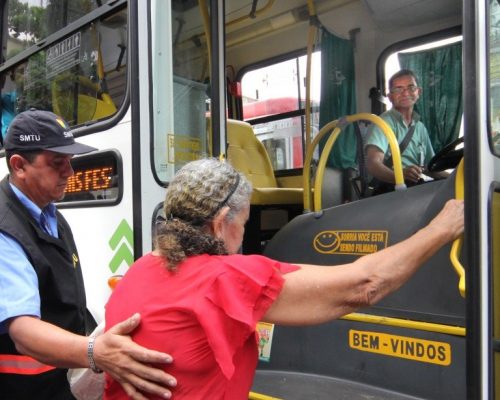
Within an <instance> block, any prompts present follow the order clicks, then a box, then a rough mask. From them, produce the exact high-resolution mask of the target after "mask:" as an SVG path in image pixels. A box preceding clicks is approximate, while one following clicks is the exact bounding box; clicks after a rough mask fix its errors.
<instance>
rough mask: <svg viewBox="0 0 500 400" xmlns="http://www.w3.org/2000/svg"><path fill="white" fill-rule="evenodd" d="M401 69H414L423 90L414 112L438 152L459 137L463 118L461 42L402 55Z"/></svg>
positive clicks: (400, 59) (400, 58) (399, 56)
mask: <svg viewBox="0 0 500 400" xmlns="http://www.w3.org/2000/svg"><path fill="white" fill-rule="evenodd" d="M398 58H399V63H400V65H401V68H404V69H411V70H412V71H414V72H415V74H416V75H417V77H418V80H419V85H420V86H421V87H422V89H423V90H422V94H421V95H420V100H419V102H418V103H417V104H416V106H415V110H416V111H417V112H418V113H419V114H420V116H421V117H422V122H423V123H424V124H425V126H426V127H427V130H428V131H429V135H430V137H431V142H432V146H433V147H434V151H435V152H436V153H437V152H438V151H439V150H441V149H442V148H443V147H444V146H446V145H447V144H448V143H451V142H452V141H453V140H455V139H457V138H458V135H459V132H460V124H461V119H462V110H463V99H462V43H461V42H458V43H454V44H450V45H447V46H443V47H438V48H433V49H430V50H423V51H418V52H410V53H399V54H398Z"/></svg>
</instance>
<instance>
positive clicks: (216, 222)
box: [211, 206, 230, 239]
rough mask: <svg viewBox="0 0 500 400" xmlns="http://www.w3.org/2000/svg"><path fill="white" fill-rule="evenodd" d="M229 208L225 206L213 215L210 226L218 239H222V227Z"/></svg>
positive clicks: (224, 224)
mask: <svg viewBox="0 0 500 400" xmlns="http://www.w3.org/2000/svg"><path fill="white" fill-rule="evenodd" d="M229 210H230V208H229V207H227V206H225V207H222V209H221V210H220V211H219V212H218V213H217V214H216V215H215V217H214V219H213V220H212V223H211V228H212V232H213V234H214V236H215V237H216V238H218V239H222V237H223V234H224V228H225V226H226V217H227V214H228V213H229Z"/></svg>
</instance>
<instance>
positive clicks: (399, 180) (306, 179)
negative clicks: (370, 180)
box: [303, 113, 406, 211]
mask: <svg viewBox="0 0 500 400" xmlns="http://www.w3.org/2000/svg"><path fill="white" fill-rule="evenodd" d="M357 121H370V122H372V123H373V124H375V125H377V126H378V127H379V128H380V129H381V131H382V133H383V134H384V135H385V137H386V138H387V142H388V143H389V147H390V149H391V154H392V160H393V165H394V178H395V181H396V184H395V188H396V190H404V189H406V184H405V181H404V176H403V166H402V163H401V153H400V151H399V144H398V141H397V139H396V136H395V135H394V133H393V131H392V129H391V127H390V126H389V125H388V124H387V122H385V121H384V120H383V119H382V118H380V117H379V116H377V115H374V114H369V113H359V114H353V115H348V116H345V117H343V118H341V119H339V120H336V121H331V122H329V123H328V124H326V125H325V126H324V127H323V128H321V130H320V131H319V132H318V134H317V135H316V137H315V138H314V140H313V142H312V143H311V145H310V146H309V147H307V151H306V157H305V160H304V172H303V184H304V185H303V186H304V210H305V211H311V210H312V211H317V210H320V209H321V184H322V183H323V176H322V175H323V173H324V169H325V166H326V160H327V157H328V155H329V153H330V150H331V149H332V147H333V145H334V143H335V141H336V140H337V137H338V135H339V134H340V131H341V130H342V129H343V128H344V127H345V126H346V125H347V124H348V123H353V122H357ZM337 127H338V128H339V132H337V133H335V132H336V130H335V129H334V128H337ZM330 131H331V133H332V137H330V138H329V139H328V141H327V143H326V144H325V147H324V149H323V151H322V152H321V157H320V160H319V164H318V171H317V173H316V180H315V185H314V204H313V208H311V190H310V167H311V162H312V156H313V153H314V149H315V148H316V146H317V144H318V143H319V141H320V140H321V139H322V138H323V136H324V135H325V134H326V133H328V132H330Z"/></svg>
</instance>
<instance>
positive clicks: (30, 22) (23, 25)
mask: <svg viewBox="0 0 500 400" xmlns="http://www.w3.org/2000/svg"><path fill="white" fill-rule="evenodd" d="M44 19H45V9H44V8H42V7H38V6H29V5H28V4H23V3H21V2H20V1H19V0H11V1H9V12H8V20H7V24H8V27H9V31H10V32H11V36H13V37H15V38H18V37H19V36H21V35H22V36H23V41H26V42H27V43H29V44H32V43H35V42H36V41H37V40H40V39H41V38H43V37H45V36H46V33H45V27H44Z"/></svg>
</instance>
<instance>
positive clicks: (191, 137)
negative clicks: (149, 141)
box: [151, 1, 210, 182]
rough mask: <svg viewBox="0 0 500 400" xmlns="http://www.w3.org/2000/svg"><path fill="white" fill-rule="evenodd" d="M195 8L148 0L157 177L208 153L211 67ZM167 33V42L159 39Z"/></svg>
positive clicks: (164, 176) (163, 178)
mask: <svg viewBox="0 0 500 400" xmlns="http://www.w3.org/2000/svg"><path fill="white" fill-rule="evenodd" d="M197 7H198V5H197V4H196V3H193V2H190V4H185V5H181V4H180V3H179V4H178V3H176V2H172V4H171V5H170V2H165V1H153V2H152V3H151V8H152V13H151V15H152V21H151V26H152V31H153V35H152V49H153V51H152V72H153V85H152V90H153V115H154V137H153V142H154V166H155V172H156V175H157V177H158V179H159V180H160V181H161V182H168V181H170V180H171V178H172V176H173V175H174V173H175V172H176V171H177V170H178V169H179V168H181V167H182V166H183V165H184V164H185V163H186V162H188V161H192V160H196V159H198V158H201V157H203V156H207V155H208V152H209V151H208V148H209V145H208V140H209V135H208V134H207V126H208V125H209V123H208V120H207V116H208V115H209V113H210V85H209V82H208V76H209V73H210V72H209V68H208V62H209V60H208V59H207V53H208V52H207V45H206V40H205V37H206V35H205V32H204V31H203V28H202V27H203V26H204V24H203V23H202V21H201V13H200V11H199V10H198V8H197ZM166 21H170V23H166ZM168 37H171V38H172V42H170V41H168V40H163V38H168ZM158 38H160V39H161V40H157V39H158ZM184 38H186V39H184ZM174 60H175V61H174Z"/></svg>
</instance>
